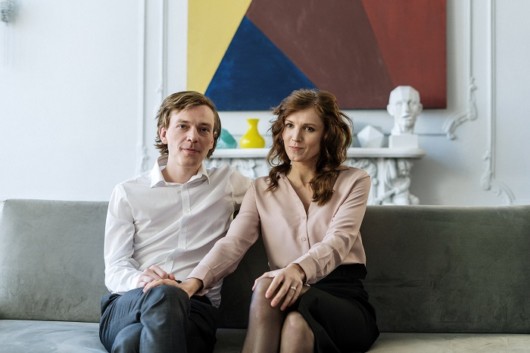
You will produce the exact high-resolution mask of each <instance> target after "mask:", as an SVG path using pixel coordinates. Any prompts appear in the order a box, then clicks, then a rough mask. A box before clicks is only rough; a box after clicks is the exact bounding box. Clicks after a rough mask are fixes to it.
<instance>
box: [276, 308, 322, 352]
mask: <svg viewBox="0 0 530 353" xmlns="http://www.w3.org/2000/svg"><path fill="white" fill-rule="evenodd" d="M314 340H315V336H314V334H313V331H312V330H311V327H310V326H309V324H308V323H307V321H306V320H305V319H304V317H303V316H302V315H301V314H300V313H299V312H297V311H292V312H290V313H289V314H287V316H286V317H285V320H284V322H283V326H282V338H281V342H282V344H281V352H313V348H314Z"/></svg>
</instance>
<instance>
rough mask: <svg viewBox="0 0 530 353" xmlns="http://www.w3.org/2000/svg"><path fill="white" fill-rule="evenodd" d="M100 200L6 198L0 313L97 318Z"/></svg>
mask: <svg viewBox="0 0 530 353" xmlns="http://www.w3.org/2000/svg"><path fill="white" fill-rule="evenodd" d="M106 211H107V203H106V202H76V201H40V200H7V201H5V202H4V203H3V210H2V216H1V217H2V219H1V222H0V244H2V245H1V246H0V273H1V274H2V275H1V276H0V318H1V319H22V320H25V319H33V320H65V321H88V322H97V321H98V320H99V312H100V309H99V302H100V297H101V296H102V295H103V294H105V293H106V288H105V284H104V263H103V235H104V227H105V217H106Z"/></svg>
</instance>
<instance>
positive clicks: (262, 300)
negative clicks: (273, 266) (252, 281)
mask: <svg viewBox="0 0 530 353" xmlns="http://www.w3.org/2000/svg"><path fill="white" fill-rule="evenodd" d="M271 282H272V279H271V278H261V279H259V280H258V281H257V282H256V287H255V288H254V292H253V293H252V302H251V303H250V314H251V317H254V318H257V319H260V318H261V319H265V320H266V319H267V318H268V317H269V315H272V314H274V315H277V312H278V311H279V309H277V308H273V307H271V305H270V302H271V300H270V299H267V298H266V297H265V293H266V292H267V289H268V288H269V285H270V283H271Z"/></svg>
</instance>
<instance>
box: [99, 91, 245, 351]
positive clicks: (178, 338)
mask: <svg viewBox="0 0 530 353" xmlns="http://www.w3.org/2000/svg"><path fill="white" fill-rule="evenodd" d="M157 120H158V124H157V137H156V147H157V148H158V149H159V150H160V157H159V158H158V160H157V162H156V163H155V166H154V167H153V169H152V170H151V172H150V173H145V174H143V175H141V176H139V177H137V178H134V179H131V180H128V181H125V182H123V183H120V184H118V185H117V186H116V187H115V188H114V190H113V192H112V196H111V199H110V202H109V208H108V213H107V222H106V229H105V249H104V258H105V284H106V286H107V288H108V289H109V291H110V292H111V293H110V294H109V295H106V296H104V297H103V298H102V315H101V320H100V339H101V342H102V343H103V345H104V346H105V348H106V349H107V350H108V351H109V352H141V353H162V352H164V353H165V352H168V353H169V352H171V353H176V352H201V353H204V352H211V351H213V347H214V345H215V330H216V322H215V321H216V320H215V319H216V310H217V309H216V307H218V306H219V303H220V289H221V284H220V283H218V284H217V285H216V287H215V288H214V290H213V291H211V292H210V293H208V294H207V296H205V297H199V296H192V297H191V298H190V296H189V295H188V294H187V292H185V291H184V290H182V289H180V288H177V287H174V286H167V285H166V286H159V287H157V288H153V289H151V290H144V287H145V285H146V284H147V283H149V282H151V281H153V280H156V279H170V280H174V281H179V280H180V279H185V278H186V277H187V276H188V274H189V273H190V272H191V270H192V269H193V268H194V267H195V266H196V265H197V264H198V263H199V261H200V260H201V259H202V257H203V256H204V255H206V253H207V252H208V251H209V250H210V248H211V247H212V246H213V244H214V243H215V241H216V240H218V239H219V238H221V237H222V236H224V235H225V233H226V231H227V229H228V226H229V223H230V220H231V217H232V215H233V214H234V211H236V209H237V208H238V207H239V205H240V204H241V201H242V198H243V196H244V193H245V192H246V190H247V188H248V186H249V184H250V180H248V179H247V178H245V177H243V176H242V175H241V174H239V173H238V172H236V171H234V170H232V169H230V168H228V167H223V168H218V169H217V168H212V169H209V170H206V169H205V167H204V166H203V161H204V159H205V158H207V157H209V156H211V154H212V153H213V151H214V150H215V146H216V143H217V138H218V137H219V135H220V131H221V121H220V119H219V115H218V113H217V110H216V108H215V106H214V104H213V102H211V101H210V100H209V99H208V98H206V97H205V96H204V95H202V94H200V93H197V92H179V93H175V94H172V95H170V96H169V97H167V98H166V99H165V100H164V102H162V105H161V107H160V109H159V111H158V114H157Z"/></svg>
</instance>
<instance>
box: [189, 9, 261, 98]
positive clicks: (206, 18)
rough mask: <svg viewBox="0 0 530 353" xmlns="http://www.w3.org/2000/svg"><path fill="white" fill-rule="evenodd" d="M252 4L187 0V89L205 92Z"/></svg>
mask: <svg viewBox="0 0 530 353" xmlns="http://www.w3.org/2000/svg"><path fill="white" fill-rule="evenodd" d="M251 2H252V0H189V1H188V63H187V65H188V76H187V89H189V90H194V91H198V92H201V93H205V92H206V89H207V88H208V85H209V84H210V81H211V80H212V78H213V75H214V74H215V71H216V70H217V67H218V66H219V64H220V63H221V60H222V59H223V56H224V54H225V52H226V50H227V49H228V46H229V45H230V42H231V41H232V38H233V37H234V35H235V33H236V31H237V28H238V27H239V24H240V23H241V20H242V19H243V16H245V13H246V12H247V9H248V7H249V5H250V3H251Z"/></svg>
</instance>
